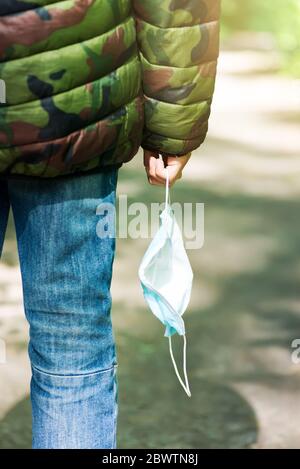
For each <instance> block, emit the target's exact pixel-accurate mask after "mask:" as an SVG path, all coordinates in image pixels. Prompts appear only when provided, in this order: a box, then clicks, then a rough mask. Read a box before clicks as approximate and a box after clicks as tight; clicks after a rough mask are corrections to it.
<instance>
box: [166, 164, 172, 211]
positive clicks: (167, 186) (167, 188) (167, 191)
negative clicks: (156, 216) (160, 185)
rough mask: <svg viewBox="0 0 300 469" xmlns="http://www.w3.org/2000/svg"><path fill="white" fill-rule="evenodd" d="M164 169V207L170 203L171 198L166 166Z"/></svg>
mask: <svg viewBox="0 0 300 469" xmlns="http://www.w3.org/2000/svg"><path fill="white" fill-rule="evenodd" d="M165 171H166V198H165V208H167V206H168V205H170V204H171V198H170V187H169V181H170V177H169V171H168V166H167V167H166V168H165Z"/></svg>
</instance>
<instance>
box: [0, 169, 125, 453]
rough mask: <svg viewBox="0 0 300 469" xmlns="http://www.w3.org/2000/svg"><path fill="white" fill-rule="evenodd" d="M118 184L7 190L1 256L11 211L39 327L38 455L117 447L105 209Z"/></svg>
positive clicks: (108, 179)
mask: <svg viewBox="0 0 300 469" xmlns="http://www.w3.org/2000/svg"><path fill="white" fill-rule="evenodd" d="M117 178H118V170H117V169H113V170H110V171H108V172H106V173H99V174H93V175H85V176H81V177H74V178H65V179H54V180H45V181H43V180H38V179H36V180H35V179H30V180H29V179H26V180H24V179H22V180H21V179H19V180H17V179H14V180H13V179H11V180H8V181H7V182H6V181H2V182H0V253H1V250H2V245H3V239H4V235H5V229H6V225H7V218H8V212H9V207H10V206H11V207H12V211H13V216H14V221H15V226H16V234H17V241H18V251H19V259H20V266H21V273H22V283H23V296H24V309H25V315H26V318H27V320H28V322H29V325H30V343H29V357H30V362H31V367H32V378H31V403H32V430H33V448H47V449H48V448H51V449H61V448H73V449H77V448H89V449H90V448H110V449H114V448H115V447H116V426H117V413H118V404H117V394H118V389H117V375H116V371H117V358H116V347H115V341H114V335H113V330H112V322H111V314H110V313H111V295H110V285H111V278H112V266H113V260H114V254H115V231H114V229H115V228H114V226H113V233H111V229H110V231H109V232H110V236H107V237H103V236H102V237H99V236H98V235H97V233H96V227H97V224H98V222H99V219H100V217H99V215H98V214H97V213H96V209H97V207H98V206H99V204H101V203H107V202H108V203H110V204H115V193H116V184H117ZM113 225H114V224H113ZM110 228H111V227H110Z"/></svg>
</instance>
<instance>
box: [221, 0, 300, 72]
mask: <svg viewBox="0 0 300 469" xmlns="http://www.w3.org/2000/svg"><path fill="white" fill-rule="evenodd" d="M222 15H223V27H222V34H223V37H225V38H226V37H230V36H232V34H234V33H235V32H237V31H254V32H269V33H271V34H272V36H273V37H274V41H275V44H276V46H277V47H278V50H279V51H280V52H281V53H282V69H283V70H284V71H286V72H287V73H289V74H292V75H293V76H297V77H300V0H263V1H262V0H223V2H222Z"/></svg>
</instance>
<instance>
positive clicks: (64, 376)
mask: <svg viewBox="0 0 300 469" xmlns="http://www.w3.org/2000/svg"><path fill="white" fill-rule="evenodd" d="M117 367H118V364H117V363H115V364H114V365H112V366H110V367H109V368H104V369H103V370H98V371H92V372H91V373H79V374H76V375H75V374H70V375H63V374H58V373H49V372H48V371H44V370H41V369H39V368H37V367H36V366H34V365H32V364H31V368H32V370H33V371H37V372H38V373H41V374H44V375H47V376H54V377H56V378H82V377H85V376H94V375H99V374H102V373H107V372H109V371H112V370H113V369H117Z"/></svg>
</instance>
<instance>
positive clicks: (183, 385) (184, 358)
mask: <svg viewBox="0 0 300 469" xmlns="http://www.w3.org/2000/svg"><path fill="white" fill-rule="evenodd" d="M165 170H166V199H165V208H166V207H167V206H168V204H169V205H170V203H171V198H170V187H169V180H170V178H169V171H168V167H166V168H165ZM169 349H170V355H171V358H172V362H173V366H174V370H175V373H176V375H177V378H178V380H179V382H180V384H181V386H182V387H183V389H184V390H185V392H186V394H187V395H188V396H189V397H191V395H192V394H191V391H190V386H189V381H188V376H187V371H186V336H185V334H184V335H183V374H184V380H185V383H184V382H183V381H182V379H181V376H180V374H179V372H178V368H177V365H176V361H175V358H174V355H173V350H172V339H171V336H169Z"/></svg>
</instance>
